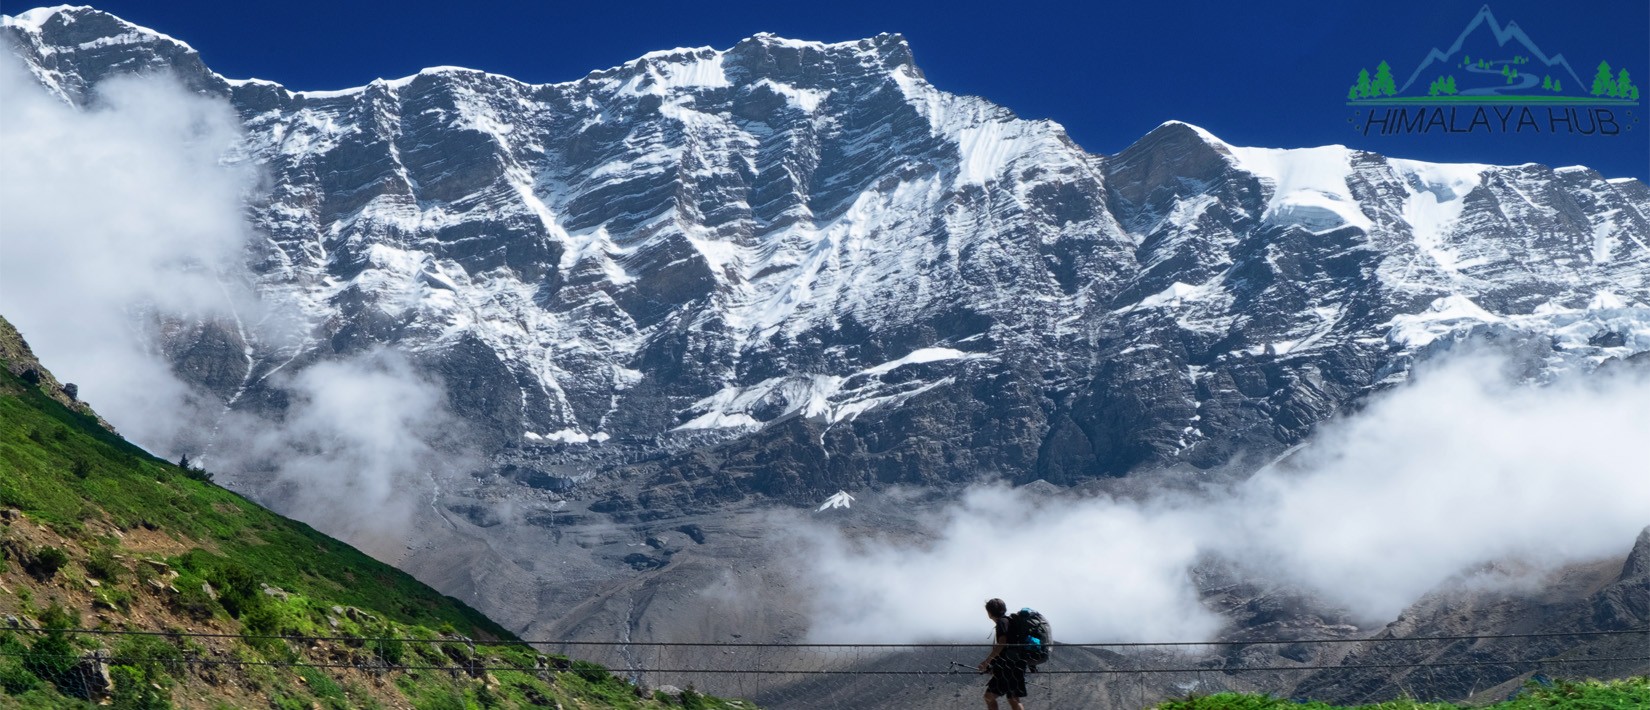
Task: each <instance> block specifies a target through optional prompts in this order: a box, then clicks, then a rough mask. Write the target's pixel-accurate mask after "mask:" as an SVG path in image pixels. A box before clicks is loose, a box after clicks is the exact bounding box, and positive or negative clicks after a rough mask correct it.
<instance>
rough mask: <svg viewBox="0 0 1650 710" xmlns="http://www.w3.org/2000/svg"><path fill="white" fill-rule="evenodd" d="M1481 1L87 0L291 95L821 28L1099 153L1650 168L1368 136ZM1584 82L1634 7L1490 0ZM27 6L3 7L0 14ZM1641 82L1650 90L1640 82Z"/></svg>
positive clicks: (584, 63)
mask: <svg viewBox="0 0 1650 710" xmlns="http://www.w3.org/2000/svg"><path fill="white" fill-rule="evenodd" d="M1482 4H1483V2H1482V0H1472V1H1470V2H1465V1H1459V0H1450V1H1440V2H1415V3H1344V2H1335V1H1334V0H1320V1H1319V2H1300V1H1298V0H1296V1H1290V2H1266V3H1252V2H1243V3H1237V2H1196V3H1189V2H1158V1H1156V0H1145V1H1142V2H1131V3H1127V4H1126V5H1123V4H1119V5H1118V6H1106V5H1105V4H1103V3H1093V2H1084V3H1077V2H1073V3H1050V2H1017V3H1009V2H1002V1H1001V0H998V1H997V2H991V3H982V2H961V1H953V2H931V3H926V4H923V5H917V4H913V3H901V2H895V1H892V0H874V1H869V2H867V1H864V0H842V1H838V2H828V3H813V2H788V1H786V0H766V1H765V2H760V3H750V2H673V3H659V2H649V1H643V0H626V1H624V2H611V1H604V0H594V1H585V2H545V3H502V2H485V1H480V0H472V1H470V2H462V3H450V2H435V1H433V0H411V1H407V2H393V3H392V2H347V1H339V0H331V1H328V2H319V1H317V0H284V1H282V2H223V1H222V0H212V1H210V2H207V1H197V0H168V1H166V2H155V1H154V0H103V1H101V2H96V3H95V5H96V6H97V7H99V8H101V9H104V10H108V11H110V12H113V13H115V14H118V15H120V16H122V17H125V18H126V19H128V20H130V21H132V22H136V23H138V24H142V25H146V26H149V27H152V28H154V29H157V30H160V31H162V32H166V33H168V34H171V35H173V36H176V37H178V38H180V39H182V40H184V41H187V42H189V43H190V44H192V45H193V46H194V47H195V48H196V49H198V50H200V52H201V54H202V55H203V57H204V58H205V60H206V62H207V64H208V65H209V66H211V67H212V68H213V69H215V70H217V71H218V72H219V73H222V74H224V75H226V76H230V77H235V78H245V77H259V78H263V79H270V80H274V81H279V82H281V83H283V84H286V85H287V86H288V87H290V88H295V89H333V88H342V87H346V86H357V85H360V84H364V83H366V82H368V81H371V80H372V79H374V78H377V77H397V76H404V75H407V74H411V73H413V72H416V71H417V70H418V69H420V68H423V67H426V66H436V65H444V64H447V65H458V66H467V67H472V68H476V69H484V70H487V71H491V72H496V73H500V74H507V75H510V76H513V77H516V78H518V79H522V80H524V81H531V82H550V81H565V80H569V79H576V78H578V77H580V76H582V75H584V74H585V73H587V72H588V71H590V70H593V69H598V68H604V67H609V66H613V65H615V64H619V63H622V62H624V61H626V60H629V59H632V58H634V57H636V56H637V55H640V54H642V53H644V52H647V51H651V50H655V49H667V48H671V47H681V46H701V45H709V46H712V47H717V48H725V47H728V46H730V45H732V44H733V43H734V42H736V41H738V40H739V39H741V38H744V37H747V36H749V35H752V34H755V33H757V32H762V31H768V32H774V33H777V34H780V35H783V36H786V37H794V38H798V39H816V40H824V41H837V40H847V39H856V38H860V37H867V36H871V35H874V34H876V33H878V32H901V33H904V34H905V36H906V37H907V38H908V39H909V40H910V42H911V46H912V49H913V50H914V52H915V54H916V58H917V64H918V65H919V66H921V67H922V68H923V70H924V72H925V73H926V74H927V75H928V78H929V80H930V81H932V82H933V83H934V84H935V85H937V86H939V87H940V88H942V89H945V90H948V91H953V92H959V93H969V94H978V95H981V96H985V97H987V98H989V99H991V100H993V101H995V102H997V103H1000V104H1003V105H1005V106H1008V107H1009V108H1011V109H1013V110H1014V111H1015V112H1016V113H1018V114H1019V115H1021V116H1023V117H1027V118H1050V119H1053V120H1055V121H1058V122H1060V123H1061V124H1063V125H1065V126H1066V128H1067V129H1068V130H1069V132H1070V133H1071V135H1072V137H1073V138H1074V139H1076V140H1077V141H1078V142H1079V143H1080V144H1082V145H1083V146H1084V147H1085V148H1086V149H1088V150H1090V151H1092V152H1099V153H1114V152H1116V151H1118V150H1121V149H1122V148H1124V147H1125V146H1127V145H1128V144H1129V143H1130V142H1132V141H1133V140H1135V139H1136V138H1138V137H1139V136H1141V135H1142V134H1144V133H1146V132H1147V131H1149V130H1151V128H1152V127H1153V126H1156V125H1157V124H1159V123H1161V122H1163V121H1165V120H1168V119H1181V120H1185V121H1189V122H1192V123H1196V124H1198V125H1201V126H1203V127H1205V128H1207V129H1209V130H1210V131H1212V132H1214V133H1215V134H1216V135H1219V136H1220V137H1222V138H1224V139H1225V140H1227V141H1228V142H1231V143H1234V144H1238V145H1257V146H1289V147H1294V146H1306V145H1322V144H1328V143H1342V144H1346V145H1350V146H1353V147H1356V148H1363V149H1368V150H1374V151H1378V152H1381V153H1385V154H1388V155H1394V156H1400V157H1409V158H1417V159H1423V160H1434V161H1473V162H1487V163H1501V164H1516V163H1524V162H1538V163H1545V164H1548V165H1553V166H1558V165H1572V164H1584V165H1589V166H1593V167H1595V168H1598V169H1599V170H1600V171H1602V172H1603V173H1605V174H1606V175H1607V176H1612V177H1615V176H1631V177H1638V178H1640V179H1650V110H1647V106H1650V98H1646V99H1642V100H1641V102H1640V105H1639V106H1638V107H1636V108H1634V109H1632V110H1631V117H1628V116H1626V115H1624V114H1625V111H1621V110H1618V115H1619V117H1620V119H1621V120H1622V123H1623V126H1624V127H1625V128H1627V130H1626V131H1625V132H1624V133H1623V134H1622V135H1619V136H1613V137H1603V136H1591V137H1584V136H1555V135H1552V134H1550V133H1548V132H1545V131H1544V132H1543V133H1542V134H1540V135H1531V134H1528V133H1525V134H1519V135H1505V134H1500V133H1497V134H1495V135H1483V134H1476V135H1470V136H1462V135H1438V134H1433V135H1420V136H1379V135H1370V136H1362V135H1359V134H1358V133H1356V132H1355V131H1354V130H1353V129H1352V127H1351V124H1350V123H1349V122H1348V119H1349V118H1351V117H1352V115H1353V109H1352V108H1349V107H1347V106H1346V105H1345V97H1346V89H1347V86H1348V85H1349V84H1351V83H1352V81H1353V79H1354V78H1355V77H1356V75H1357V72H1358V69H1359V68H1361V67H1373V65H1374V64H1375V63H1376V62H1379V61H1381V60H1382V59H1385V60H1387V61H1388V62H1390V63H1391V64H1392V66H1393V68H1394V70H1395V73H1397V74H1398V75H1399V81H1400V82H1402V81H1403V79H1404V78H1405V77H1407V75H1408V72H1409V71H1411V70H1412V69H1413V68H1414V67H1415V66H1416V65H1417V64H1419V62H1420V60H1421V59H1422V57H1424V56H1425V54H1426V51H1427V50H1428V49H1429V48H1430V47H1432V46H1434V45H1437V46H1447V45H1448V44H1449V43H1450V42H1451V41H1453V40H1454V38H1455V36H1456V35H1457V34H1458V33H1459V32H1460V31H1461V29H1462V28H1463V27H1464V26H1465V25H1466V23H1467V22H1468V21H1469V20H1471V19H1472V17H1473V15H1475V14H1476V13H1477V11H1478V9H1479V7H1480V6H1481V5H1482ZM1489 4H1490V7H1491V8H1492V9H1493V10H1494V12H1495V14H1496V16H1497V17H1498V18H1499V19H1500V20H1501V21H1502V22H1507V21H1509V20H1514V21H1517V22H1518V24H1519V25H1520V26H1521V27H1523V28H1524V29H1525V31H1526V32H1528V33H1529V35H1530V36H1531V38H1532V39H1533V40H1534V41H1535V42H1536V43H1537V44H1539V45H1540V46H1541V47H1542V49H1543V50H1544V51H1546V52H1548V53H1549V54H1555V53H1563V54H1565V55H1566V56H1567V57H1568V58H1569V59H1570V61H1571V63H1572V64H1573V65H1574V66H1575V68H1576V71H1577V72H1578V73H1580V74H1581V75H1582V78H1583V79H1584V80H1587V81H1590V80H1591V75H1592V68H1594V67H1596V66H1597V65H1598V62H1599V61H1600V60H1601V59H1602V60H1606V61H1609V62H1610V64H1611V65H1612V66H1614V67H1618V68H1619V67H1625V68H1627V69H1628V70H1629V71H1630V72H1631V73H1632V74H1633V76H1634V78H1635V83H1638V84H1640V85H1641V86H1643V87H1650V3H1646V2H1644V1H1643V0H1624V1H1619V0H1618V1H1609V2H1605V1H1601V0H1580V1H1572V2H1566V3H1556V2H1551V1H1550V0H1542V1H1539V2H1536V1H1531V0H1518V1H1505V0H1496V1H1494V2H1491V3H1489ZM26 6H27V5H25V4H21V3H17V2H11V1H9V0H8V2H6V3H5V7H6V12H7V13H12V12H16V11H17V10H19V9H22V8H25V7H26ZM1647 93H1650V92H1647Z"/></svg>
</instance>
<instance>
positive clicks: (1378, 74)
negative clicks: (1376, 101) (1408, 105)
mask: <svg viewBox="0 0 1650 710" xmlns="http://www.w3.org/2000/svg"><path fill="white" fill-rule="evenodd" d="M1373 89H1374V92H1375V95H1376V96H1397V95H1398V84H1397V83H1395V82H1394V81H1393V80H1392V67H1390V66H1387V63H1386V61H1385V60H1382V61H1381V63H1380V65H1379V66H1377V67H1375V84H1374V87H1373Z"/></svg>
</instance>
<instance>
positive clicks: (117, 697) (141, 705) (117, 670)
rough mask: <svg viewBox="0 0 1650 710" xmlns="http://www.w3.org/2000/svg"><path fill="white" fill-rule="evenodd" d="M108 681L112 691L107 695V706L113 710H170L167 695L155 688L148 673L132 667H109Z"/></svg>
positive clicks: (170, 706) (170, 705) (170, 704)
mask: <svg viewBox="0 0 1650 710" xmlns="http://www.w3.org/2000/svg"><path fill="white" fill-rule="evenodd" d="M109 679H110V680H111V681H113V682H114V686H115V687H114V691H113V692H112V693H110V695H109V701H110V702H109V706H110V707H112V708H114V709H115V710H171V708H172V700H171V698H170V697H169V694H168V693H167V692H166V691H164V690H161V689H160V688H157V687H155V686H156V685H157V684H156V683H155V682H154V680H152V679H151V678H150V676H149V674H148V673H145V672H144V671H143V670H142V669H140V668H136V667H133V666H111V667H110V668H109Z"/></svg>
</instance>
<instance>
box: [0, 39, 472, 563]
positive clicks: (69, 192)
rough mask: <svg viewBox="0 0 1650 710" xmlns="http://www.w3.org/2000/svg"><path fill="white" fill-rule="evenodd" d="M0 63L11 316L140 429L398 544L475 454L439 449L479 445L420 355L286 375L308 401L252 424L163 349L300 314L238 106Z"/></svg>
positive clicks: (289, 390)
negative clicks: (257, 289)
mask: <svg viewBox="0 0 1650 710" xmlns="http://www.w3.org/2000/svg"><path fill="white" fill-rule="evenodd" d="M0 55H3V56H0V96H3V97H4V101H0V156H3V160H4V164H3V168H4V169H3V170H0V313H3V314H5V316H6V317H7V318H8V319H10V320H12V322H13V323H14V324H15V325H16V326H17V327H18V329H19V330H20V331H22V333H23V334H24V336H25V337H27V338H28V339H29V342H30V344H31V345H32V346H33V347H34V349H35V350H36V352H37V353H38V354H39V355H40V357H41V359H42V361H43V362H44V363H45V364H46V365H47V367H50V368H52V370H53V371H54V372H56V373H57V374H58V375H59V376H60V377H62V378H63V379H64V380H66V381H72V382H75V383H77V384H78V385H80V393H81V396H82V397H84V398H85V399H86V400H87V401H88V402H90V403H91V404H92V405H93V407H95V408H96V409H97V410H98V411H99V413H101V414H103V415H104V416H105V417H106V418H107V419H109V421H110V422H112V423H113V424H114V425H115V426H116V428H118V429H120V430H121V432H122V433H123V434H125V435H126V436H127V438H129V439H131V440H132V441H134V442H136V443H138V444H139V445H142V446H144V447H146V448H148V449H150V450H151V451H154V452H156V453H157V454H160V455H163V456H167V457H176V456H177V455H178V454H180V453H190V454H192V455H194V456H195V458H196V459H197V461H204V462H206V463H207V464H208V465H209V466H210V467H211V469H212V470H213V471H214V473H216V474H218V475H219V477H220V478H219V480H221V481H225V482H228V483H230V484H231V485H236V486H237V487H242V488H243V489H252V490H254V491H255V492H258V493H263V494H266V495H261V496H260V499H261V500H263V501H264V502H266V503H268V504H270V505H272V506H273V507H275V508H276V509H278V510H281V511H283V512H285V513H288V514H290V515H293V516H294V517H297V518H299V519H301V520H304V521H305V522H308V523H310V524H312V525H315V526H316V527H317V528H319V529H321V530H323V531H326V532H329V533H332V534H335V535H338V536H340V537H343V538H345V539H346V540H349V541H350V542H352V543H355V544H357V545H360V546H362V547H364V548H367V549H369V551H375V552H379V553H388V552H391V551H394V549H395V546H394V545H393V544H392V543H393V542H394V541H393V540H392V539H391V538H394V537H395V536H397V535H399V534H400V533H401V532H402V531H403V527H404V525H405V524H406V520H407V517H408V516H407V514H408V512H409V506H411V505H413V504H414V503H415V502H416V500H417V497H418V496H419V495H420V492H421V491H426V490H427V487H426V486H423V485H421V484H420V483H419V481H418V480H417V479H420V478H423V477H425V476H428V475H430V474H431V473H432V472H440V471H444V470H445V469H450V468H454V467H461V466H463V465H464V463H465V459H464V458H462V457H460V456H457V455H453V454H449V453H440V452H442V451H446V450H448V449H443V448H441V446H440V445H449V446H450V448H451V449H458V448H462V447H460V446H458V445H457V444H456V443H455V442H457V441H458V440H459V439H458V435H457V434H455V433H454V432H456V431H457V430H458V428H457V427H456V425H455V422H456V420H455V419H454V418H453V417H452V416H451V414H450V413H449V411H448V410H447V408H446V403H445V400H444V398H443V396H442V394H441V390H440V388H439V387H438V386H437V385H436V384H435V383H431V382H429V381H427V380H425V379H423V378H421V377H419V376H418V375H417V373H416V372H415V368H414V367H413V366H412V365H411V364H410V363H409V362H408V361H407V359H406V358H405V357H404V356H402V355H400V354H398V353H395V352H392V351H375V352H371V353H367V354H364V355H358V356H354V357H352V358H349V359H347V360H343V361H330V362H327V361H323V362H320V363H318V364H313V365H310V366H309V367H307V368H305V369H304V370H303V371H301V372H298V373H296V374H290V375H286V374H284V373H283V375H278V376H277V377H276V378H274V379H272V380H271V384H273V385H274V386H275V387H277V388H279V389H281V390H283V393H282V394H284V396H285V398H286V399H287V400H288V401H289V402H290V403H291V406H290V407H289V408H288V410H287V411H285V412H284V413H282V414H280V415H271V414H268V413H264V414H259V415H253V414H249V413H244V412H234V413H231V412H228V411H226V406H225V405H226V403H225V402H224V401H223V400H222V399H221V398H220V397H218V396H215V395H212V394H210V393H207V392H203V391H201V390H199V389H197V388H194V387H192V386H191V385H190V384H188V383H187V382H185V381H184V380H182V379H180V378H179V377H178V376H177V375H176V374H175V373H174V372H173V370H172V368H171V367H170V365H169V364H168V362H167V361H166V359H165V358H164V357H163V355H162V354H161V352H160V343H161V342H163V337H162V331H163V330H166V329H170V330H171V331H173V332H176V331H178V330H187V329H190V328H194V327H197V326H199V325H201V324H204V323H209V322H217V323H220V324H222V325H223V326H224V327H225V328H226V329H227V330H228V331H230V332H240V333H246V334H248V336H249V337H250V339H252V340H253V341H255V342H256V341H258V340H259V338H260V337H262V338H263V341H264V342H263V345H265V346H266V347H268V346H271V345H272V343H270V342H269V338H270V337H271V336H270V334H269V332H260V331H257V330H256V329H257V328H258V327H259V326H257V325H255V323H266V324H268V323H278V324H280V325H279V327H280V328H281V329H282V330H283V331H284V330H288V329H289V326H290V324H291V323H295V322H299V321H300V320H301V317H300V316H299V315H298V314H296V313H281V312H272V311H269V310H266V309H265V308H264V307H263V306H262V304H260V303H259V302H258V300H257V299H256V297H255V295H254V293H253V289H252V287H251V284H252V283H253V279H252V276H251V274H250V273H249V272H248V271H247V269H246V268H245V261H244V260H245V254H246V247H247V244H248V239H249V237H250V235H251V234H252V230H251V228H250V227H249V226H248V224H247V222H246V220H245V216H244V211H243V210H244V202H245V198H246V196H247V195H248V194H249V193H250V192H251V191H252V190H254V189H255V186H256V178H257V174H256V172H255V171H254V170H252V169H251V168H249V167H247V166H245V165H244V164H239V163H237V162H235V161H231V160H229V159H227V157H226V156H228V155H230V154H231V153H232V151H233V150H234V148H235V146H236V144H237V143H238V141H239V140H240V137H241V133H240V124H239V122H238V120H237V118H236V116H235V114H234V112H233V111H232V110H231V108H230V107H229V105H228V103H227V102H226V101H224V100H222V99H215V98H210V97H205V96H201V95H197V94H192V93H190V92H188V91H187V90H185V89H184V88H183V87H182V86H181V85H180V84H179V83H178V82H177V81H176V80H175V79H174V78H172V77H169V76H166V75H149V76H136V77H122V78H117V79H111V80H109V81H107V82H105V83H103V84H100V85H99V86H98V87H97V88H96V92H95V99H94V100H93V101H91V102H90V105H89V106H88V107H85V108H75V107H72V106H70V105H68V104H66V103H63V102H62V101H60V100H58V99H56V98H54V97H52V96H50V95H49V94H47V93H46V91H45V90H44V89H42V88H41V87H40V86H39V85H38V84H37V83H36V82H35V81H34V80H33V79H32V78H31V77H29V76H28V75H27V73H26V72H25V71H24V70H23V69H22V68H21V67H20V66H19V65H18V62H19V60H18V59H17V58H16V57H14V56H12V55H11V54H10V53H7V52H0ZM271 332H272V331H271ZM273 345H275V346H279V345H280V343H274V344H273ZM268 349H270V350H276V349H279V348H278V347H268ZM288 354H290V353H288ZM207 432H214V435H212V436H208V435H207V434H206V433H207ZM208 438H212V439H215V441H216V444H215V446H214V447H213V449H212V451H211V452H209V455H206V456H202V455H201V454H202V452H201V451H199V450H198V449H197V448H196V447H198V446H199V445H201V442H203V441H204V440H206V439H208Z"/></svg>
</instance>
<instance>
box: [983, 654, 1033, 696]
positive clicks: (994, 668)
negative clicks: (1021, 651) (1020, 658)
mask: <svg viewBox="0 0 1650 710" xmlns="http://www.w3.org/2000/svg"><path fill="white" fill-rule="evenodd" d="M985 692H987V693H991V694H993V695H996V696H998V697H1002V698H1023V697H1025V696H1026V667H1025V666H1024V665H1021V664H1018V663H997V662H992V664H991V681H990V682H988V683H986V684H985Z"/></svg>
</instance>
